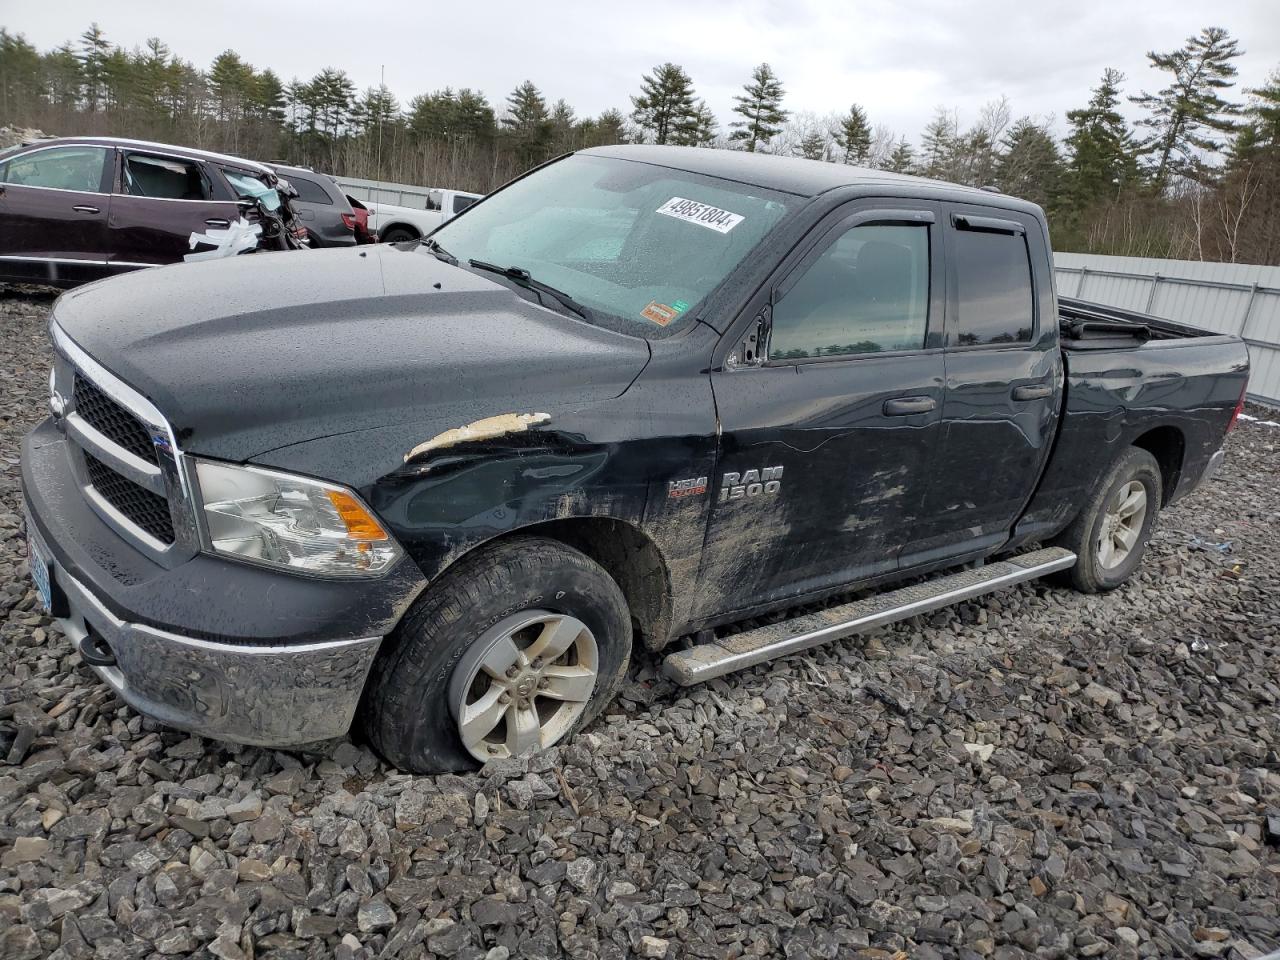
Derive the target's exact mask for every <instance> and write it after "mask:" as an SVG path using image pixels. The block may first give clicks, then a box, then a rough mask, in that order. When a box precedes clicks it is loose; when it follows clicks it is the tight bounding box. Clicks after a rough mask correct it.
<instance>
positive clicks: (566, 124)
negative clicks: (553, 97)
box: [550, 99, 579, 155]
mask: <svg viewBox="0 0 1280 960" xmlns="http://www.w3.org/2000/svg"><path fill="white" fill-rule="evenodd" d="M550 123H551V144H552V147H551V152H552V154H554V155H559V154H562V153H568V152H569V151H570V150H575V149H577V147H578V132H579V131H578V127H579V124H578V118H577V116H576V115H575V114H574V110H573V107H571V106H569V103H568V101H566V100H563V99H561V100H557V101H556V102H555V103H554V104H553V105H552V107H551V117H550Z"/></svg>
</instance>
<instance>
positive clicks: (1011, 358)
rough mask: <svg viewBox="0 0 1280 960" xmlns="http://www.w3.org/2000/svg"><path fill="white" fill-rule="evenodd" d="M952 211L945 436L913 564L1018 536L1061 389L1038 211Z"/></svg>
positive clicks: (911, 551) (907, 561) (911, 553)
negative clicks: (1012, 534)
mask: <svg viewBox="0 0 1280 960" xmlns="http://www.w3.org/2000/svg"><path fill="white" fill-rule="evenodd" d="M947 212H948V216H947V222H946V224H945V227H944V236H945V240H946V249H947V264H948V271H949V273H948V277H949V284H948V290H949V291H950V300H949V304H948V309H947V348H946V376H947V389H946V400H945V403H944V407H943V414H942V428H941V433H942V436H941V438H940V443H939V446H938V455H937V459H936V461H935V470H934V474H935V483H934V485H933V488H932V490H931V492H930V494H929V498H928V500H927V501H926V505H925V509H924V510H923V512H922V517H921V521H920V523H919V524H917V525H916V526H915V528H914V529H915V536H914V538H913V541H912V542H911V543H910V544H909V545H908V548H907V551H906V554H905V555H904V566H914V565H916V564H924V563H933V562H937V561H940V560H945V559H948V558H955V557H962V556H968V555H971V554H975V553H984V552H989V551H991V550H993V549H995V548H996V547H998V546H999V545H1000V544H1002V543H1004V542H1005V540H1006V539H1008V537H1009V534H1010V531H1011V530H1012V528H1013V526H1014V524H1015V522H1016V521H1017V519H1018V517H1019V516H1020V515H1021V514H1022V511H1023V509H1024V507H1025V506H1026V503H1027V501H1028V499H1029V498H1030V497H1031V494H1032V492H1033V491H1034V490H1035V486H1036V484H1037V482H1038V481H1039V478H1040V473H1041V471H1042V470H1043V469H1044V465H1045V463H1046V462H1047V460H1048V457H1049V452H1050V445H1051V444H1052V442H1053V438H1054V435H1055V431H1056V426H1057V419H1058V405H1059V402H1060V401H1061V398H1062V355H1061V352H1060V350H1059V348H1058V340H1057V336H1056V325H1057V317H1056V315H1055V306H1054V302H1053V279H1052V277H1051V276H1050V275H1049V268H1048V264H1049V251H1048V249H1047V246H1046V244H1045V238H1044V234H1043V232H1042V230H1041V229H1040V225H1039V222H1038V221H1037V220H1036V219H1035V218H1033V217H1031V216H1029V215H1026V214H1021V213H1016V212H1011V211H1008V210H1002V209H998V208H984V207H980V206H976V205H970V204H955V205H952V206H951V207H950V208H949V209H948V211H947Z"/></svg>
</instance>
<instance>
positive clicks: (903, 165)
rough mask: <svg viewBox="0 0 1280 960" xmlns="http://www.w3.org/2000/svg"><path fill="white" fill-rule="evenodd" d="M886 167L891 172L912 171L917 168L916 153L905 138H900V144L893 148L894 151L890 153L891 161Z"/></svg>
mask: <svg viewBox="0 0 1280 960" xmlns="http://www.w3.org/2000/svg"><path fill="white" fill-rule="evenodd" d="M885 169H886V170H888V171H889V172H890V173H911V171H912V170H913V169H915V154H914V152H913V151H912V149H911V144H909V143H907V141H906V140H905V139H903V140H899V141H898V145H897V146H895V147H894V148H893V153H891V154H889V162H888V164H886V166H885Z"/></svg>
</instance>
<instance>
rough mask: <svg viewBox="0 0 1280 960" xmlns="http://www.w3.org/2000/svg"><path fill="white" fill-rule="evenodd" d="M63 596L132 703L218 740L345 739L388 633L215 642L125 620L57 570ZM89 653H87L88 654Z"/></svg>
mask: <svg viewBox="0 0 1280 960" xmlns="http://www.w3.org/2000/svg"><path fill="white" fill-rule="evenodd" d="M50 575H51V579H52V580H53V581H54V582H55V583H56V584H57V587H58V589H59V590H60V592H61V594H62V596H63V597H64V598H65V601H66V610H67V616H65V617H58V618H57V622H58V625H59V626H61V627H62V632H63V633H64V634H66V636H67V638H68V639H69V640H70V641H71V642H72V643H73V644H75V646H76V648H77V649H79V650H81V652H82V653H86V654H88V656H94V655H95V654H96V653H97V652H98V651H101V650H102V649H103V646H104V645H105V648H106V649H107V650H109V651H110V656H111V659H114V661H115V662H114V663H111V664H104V665H95V664H90V665H91V666H93V669H94V670H95V671H97V674H98V676H100V677H101V678H102V679H103V680H105V681H106V683H107V685H108V686H110V687H111V688H112V689H113V690H115V692H116V693H117V694H119V695H120V698H121V699H122V700H124V702H125V703H127V704H129V706H131V707H133V708H134V709H135V710H137V711H138V712H139V713H145V714H147V715H148V716H150V717H154V718H155V719H157V720H159V721H160V722H161V723H166V724H168V725H169V726H173V727H179V728H181V729H183V730H191V731H193V732H195V733H199V734H203V735H204V736H208V737H213V738H215V739H218V740H232V741H235V742H237V743H252V744H258V745H260V746H288V745H291V744H300V743H308V742H311V741H315V740H327V739H329V738H330V737H341V736H343V735H344V734H345V733H346V732H347V730H348V729H349V728H350V726H351V721H352V718H353V717H354V716H355V710H356V705H357V703H359V700H360V692H361V691H362V690H363V689H364V681H365V678H366V677H367V676H368V674H369V668H370V667H371V666H372V665H373V658H374V656H375V655H376V654H377V652H378V646H379V644H380V643H381V642H382V638H381V637H367V638H363V639H359V640H336V641H330V642H321V643H308V644H301V645H298V646H292V647H248V646H241V645H236V644H229V643H213V642H211V641H208V640H198V639H196V638H194V637H184V636H181V635H179V634H176V633H168V632H166V631H164V630H156V629H155V628H153V627H148V626H147V625H146V624H141V623H126V622H125V621H123V620H119V619H117V618H116V617H114V616H112V614H111V611H109V610H108V609H107V608H106V607H105V606H103V605H102V603H101V602H99V601H98V600H97V599H96V598H95V597H94V596H93V594H92V593H90V592H89V591H88V590H87V589H86V588H85V587H84V585H83V584H82V583H80V582H79V581H78V580H76V579H75V578H74V577H72V576H70V575H69V574H67V573H66V572H65V571H62V570H59V569H57V568H56V567H54V569H52V570H51V571H50ZM86 659H88V657H86Z"/></svg>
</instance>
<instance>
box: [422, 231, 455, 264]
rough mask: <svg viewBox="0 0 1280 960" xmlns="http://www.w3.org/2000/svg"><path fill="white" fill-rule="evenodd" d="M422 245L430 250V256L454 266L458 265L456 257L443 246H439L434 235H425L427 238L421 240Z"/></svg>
mask: <svg viewBox="0 0 1280 960" xmlns="http://www.w3.org/2000/svg"><path fill="white" fill-rule="evenodd" d="M422 245H423V246H424V247H426V248H427V249H428V250H430V251H431V254H432V256H434V257H435V258H436V259H437V260H443V261H444V262H445V263H448V264H452V265H453V266H455V267H456V266H457V265H458V258H457V257H455V256H454V255H453V254H452V253H450V252H449V251H448V250H446V249H445V248H444V247H442V246H440V241H439V240H437V239H436V238H435V237H427V239H425V240H423V241H422Z"/></svg>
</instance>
